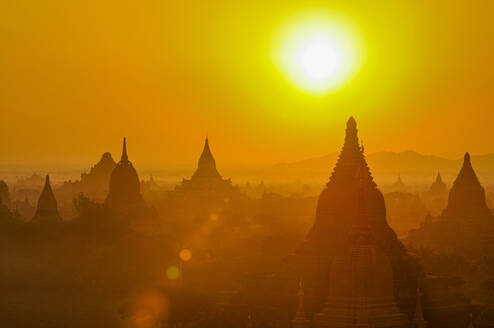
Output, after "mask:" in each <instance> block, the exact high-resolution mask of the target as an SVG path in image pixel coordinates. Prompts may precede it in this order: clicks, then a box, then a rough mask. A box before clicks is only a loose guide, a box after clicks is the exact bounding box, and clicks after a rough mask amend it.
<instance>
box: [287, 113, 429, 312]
mask: <svg viewBox="0 0 494 328" xmlns="http://www.w3.org/2000/svg"><path fill="white" fill-rule="evenodd" d="M357 175H359V178H357ZM361 184H363V187H364V195H363V197H365V199H366V202H365V204H364V205H363V208H362V209H361V211H363V212H365V214H366V216H367V219H368V224H369V229H370V232H371V233H372V235H373V239H374V243H375V245H376V247H379V249H380V250H382V252H383V253H384V255H385V256H386V257H387V258H388V259H389V260H390V261H391V265H392V268H393V271H394V273H393V275H392V276H393V278H392V280H393V281H392V290H393V292H394V295H395V296H396V298H397V301H398V306H399V308H400V310H401V311H403V312H405V313H408V314H409V315H410V316H411V314H412V312H413V305H414V303H415V290H416V288H417V280H418V278H419V275H420V269H419V266H418V264H417V262H416V260H415V259H414V258H412V257H411V256H409V255H408V253H407V251H406V249H405V247H404V246H403V244H402V243H401V242H400V241H399V240H398V238H397V237H396V234H395V232H394V231H393V230H392V229H391V228H390V227H389V225H388V223H387V221H386V208H385V205H384V198H383V195H382V194H381V192H380V191H379V190H378V189H377V188H376V184H375V182H374V180H373V178H372V175H371V173H370V170H369V168H368V166H367V163H366V160H365V157H364V149H363V147H361V146H360V144H359V141H358V135H357V124H356V122H355V120H354V119H353V117H351V118H350V119H349V120H348V122H347V128H346V136H345V143H344V145H343V148H342V150H341V153H340V156H339V158H338V161H337V163H336V166H335V168H334V170H333V173H332V175H331V177H330V180H329V182H328V183H327V185H326V188H325V189H324V190H323V192H322V193H321V195H320V197H319V201H318V206H317V211H316V219H315V222H314V225H313V226H312V228H311V229H310V231H309V233H308V235H307V238H306V241H305V242H304V243H303V244H302V245H301V246H300V247H299V248H298V249H297V251H296V253H295V254H294V255H293V256H292V258H291V259H289V260H288V262H289V263H294V265H295V266H296V268H297V269H296V270H297V271H298V274H299V275H300V276H302V277H303V280H304V282H305V286H306V288H305V292H306V309H307V312H308V314H309V315H314V314H315V313H318V312H319V311H321V310H322V308H323V306H324V303H325V301H326V299H327V297H328V295H329V294H330V293H332V291H331V287H330V284H329V279H328V277H329V276H330V268H331V264H332V262H333V260H334V259H335V257H336V256H339V255H340V252H341V249H343V248H344V247H345V245H346V242H347V236H349V234H350V233H351V231H352V227H353V226H354V224H355V220H356V218H357V217H359V215H361V214H362V213H359V211H358V210H357V206H356V202H357V199H356V195H357V190H358V188H359V186H360V185H361Z"/></svg>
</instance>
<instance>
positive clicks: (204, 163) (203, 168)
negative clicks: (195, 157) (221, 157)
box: [193, 136, 221, 178]
mask: <svg viewBox="0 0 494 328" xmlns="http://www.w3.org/2000/svg"><path fill="white" fill-rule="evenodd" d="M193 177H208V178H218V177H221V176H220V174H219V173H218V171H217V169H216V161H215V160H214V157H213V154H212V153H211V148H210V147H209V138H208V136H206V140H205V141H204V148H203V150H202V153H201V157H199V162H198V163H197V170H196V172H195V173H194V175H193Z"/></svg>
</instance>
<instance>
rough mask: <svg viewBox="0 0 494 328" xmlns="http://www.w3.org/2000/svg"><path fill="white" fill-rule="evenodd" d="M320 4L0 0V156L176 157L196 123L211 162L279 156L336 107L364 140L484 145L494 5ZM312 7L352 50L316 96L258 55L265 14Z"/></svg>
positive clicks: (338, 128) (328, 119)
mask: <svg viewBox="0 0 494 328" xmlns="http://www.w3.org/2000/svg"><path fill="white" fill-rule="evenodd" d="M328 3H329V1H292V2H290V1H279V2H278V3H275V2H273V1H167V0H142V1H116V0H115V1H96V0H86V1H64V0H45V1H39V0H16V1H2V3H1V4H0V40H1V50H0V138H1V140H2V141H1V142H0V163H37V162H59V163H81V162H91V163H92V162H94V161H96V160H97V159H99V157H100V155H101V153H103V152H104V151H111V152H112V153H114V154H115V153H119V152H120V147H121V138H122V136H124V135H125V136H127V137H128V144H129V155H130V157H131V159H133V160H136V161H138V162H140V163H148V164H163V165H167V164H182V163H190V162H191V161H193V162H195V161H196V160H197V157H198V156H199V153H200V151H201V148H202V143H203V138H204V136H205V134H206V131H209V136H210V140H211V144H212V149H213V152H214V154H215V156H216V158H217V160H218V161H220V162H222V163H246V164H269V163H274V162H279V161H291V160H298V159H304V158H307V157H312V156H319V155H323V154H326V153H330V152H334V151H337V150H338V149H339V148H340V146H341V144H342V141H343V131H344V123H345V121H346V119H347V118H348V116H350V115H354V116H355V117H356V119H357V122H358V124H359V130H360V132H361V136H362V138H363V140H364V143H365V146H366V149H367V151H369V152H373V151H379V150H394V151H401V150H406V149H413V150H417V151H419V152H422V153H431V154H436V155H442V156H446V157H453V158H456V157H460V156H461V155H462V154H463V153H464V151H466V150H468V151H470V152H471V153H474V154H478V153H488V152H494V141H493V140H492V134H491V133H490V129H491V128H492V125H493V124H494V110H493V109H494V106H493V105H494V98H493V97H494V92H493V90H492V88H493V86H494V62H493V61H492V56H493V52H494V33H492V31H493V30H494V22H493V21H492V19H491V18H492V17H491V14H492V12H493V11H494V2H491V1H468V2H467V1H456V0H450V1H445V2H440V1H409V2H406V1H372V2H370V1H340V2H337V1H331V4H332V5H331V6H330V5H328ZM431 3H433V4H431ZM317 10H320V11H331V12H334V13H336V14H338V15H341V16H343V17H344V18H345V19H346V20H347V21H348V22H350V24H352V26H353V27H354V30H355V33H357V34H358V35H357V36H356V37H358V38H359V39H360V40H362V42H363V44H364V47H365V57H364V60H365V61H364V63H363V65H362V67H361V68H360V70H359V72H358V73H357V74H356V75H355V76H354V77H353V79H352V80H351V81H349V82H348V83H347V84H346V85H345V87H344V88H342V89H339V90H337V91H334V92H330V93H328V94H326V95H324V96H313V95H309V94H307V93H304V92H302V91H300V90H299V89H297V88H296V87H295V86H294V85H293V84H292V83H291V82H290V81H289V80H288V79H287V78H286V77H285V76H284V75H283V74H282V73H281V72H280V71H279V70H278V69H277V68H276V65H275V64H274V63H273V59H272V56H271V53H272V51H273V44H274V43H275V40H274V39H275V35H276V34H277V32H278V31H279V28H280V26H282V25H283V24H285V23H286V22H287V21H289V20H290V19H292V18H293V17H294V16H296V15H299V14H300V13H303V12H305V11H317ZM118 156H119V155H118ZM118 156H116V157H118Z"/></svg>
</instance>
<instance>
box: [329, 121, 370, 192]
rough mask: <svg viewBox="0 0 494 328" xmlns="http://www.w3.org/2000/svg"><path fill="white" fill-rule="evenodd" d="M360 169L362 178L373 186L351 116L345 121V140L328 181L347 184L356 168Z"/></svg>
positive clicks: (353, 175)
mask: <svg viewBox="0 0 494 328" xmlns="http://www.w3.org/2000/svg"><path fill="white" fill-rule="evenodd" d="M359 169H362V175H363V179H364V180H366V182H367V183H369V184H371V185H372V186H375V185H376V184H375V183H374V181H373V179H372V176H371V174H370V170H369V168H368V166H367V162H366V161H365V156H364V147H363V145H361V143H360V142H359V138H358V130H357V122H356V121H355V119H354V118H353V116H351V117H350V118H349V119H348V121H347V123H346V130H345V142H344V144H343V148H342V149H341V152H340V156H339V157H338V161H337V163H336V165H335V168H334V171H333V174H332V175H331V178H330V182H337V183H340V182H341V183H345V184H348V182H349V180H353V179H355V174H356V172H357V170H359Z"/></svg>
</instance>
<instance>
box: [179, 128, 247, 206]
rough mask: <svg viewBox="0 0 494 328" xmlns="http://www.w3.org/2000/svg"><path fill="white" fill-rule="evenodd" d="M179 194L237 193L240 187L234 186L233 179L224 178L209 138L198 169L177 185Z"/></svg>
mask: <svg viewBox="0 0 494 328" xmlns="http://www.w3.org/2000/svg"><path fill="white" fill-rule="evenodd" d="M175 191H176V192H177V194H181V195H186V196H206V197H215V196H216V197H220V198H222V197H228V196H231V194H232V193H236V192H237V191H238V189H237V188H236V187H234V186H232V181H231V179H223V178H222V177H221V175H220V173H219V172H218V170H217V169H216V161H215V160H214V157H213V154H212V153H211V149H210V148H209V140H208V138H207V137H206V141H205V143H204V149H203V151H202V154H201V157H200V158H199V162H198V164H197V169H196V171H195V172H194V174H193V175H192V177H191V178H190V179H183V180H182V183H181V184H180V185H177V186H176V187H175Z"/></svg>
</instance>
